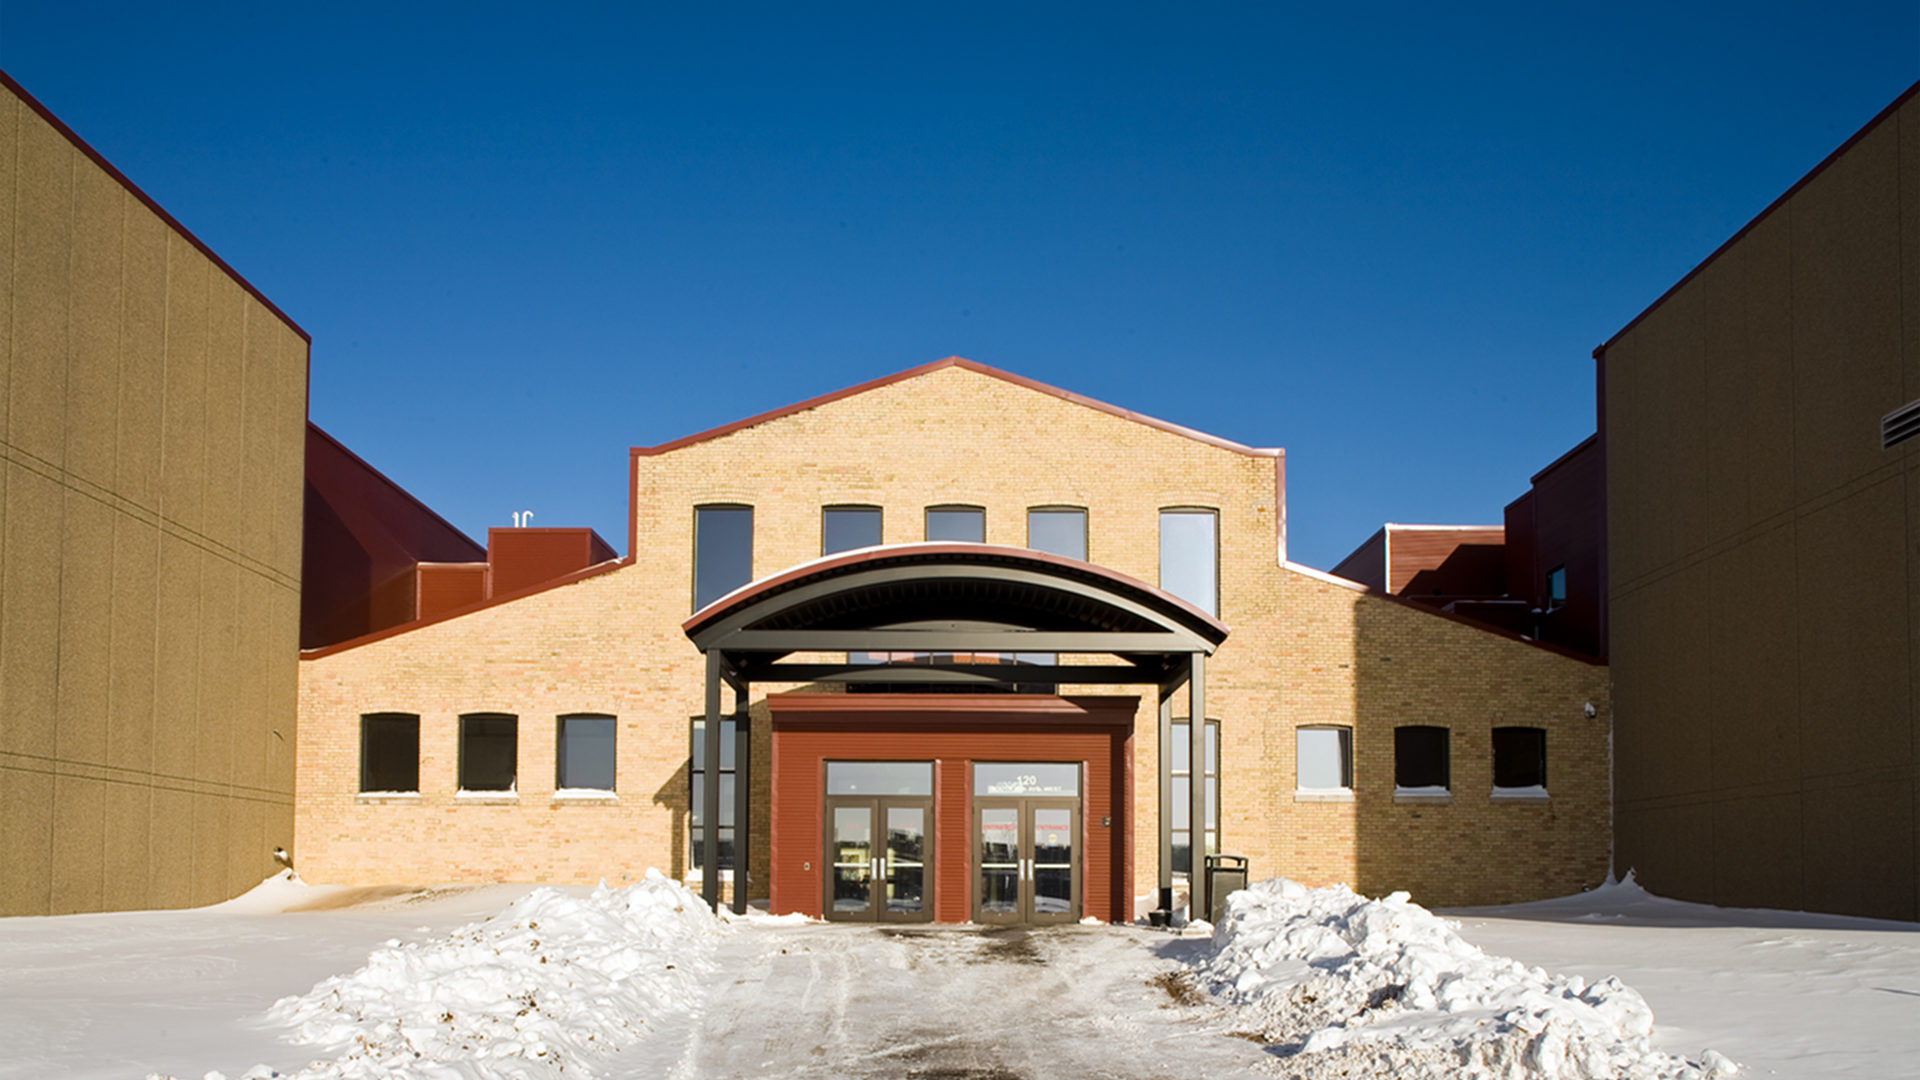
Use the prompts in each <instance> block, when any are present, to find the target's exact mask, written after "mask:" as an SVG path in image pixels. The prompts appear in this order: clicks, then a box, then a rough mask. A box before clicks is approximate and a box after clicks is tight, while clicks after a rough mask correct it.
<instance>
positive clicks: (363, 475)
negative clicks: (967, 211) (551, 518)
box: [300, 422, 487, 649]
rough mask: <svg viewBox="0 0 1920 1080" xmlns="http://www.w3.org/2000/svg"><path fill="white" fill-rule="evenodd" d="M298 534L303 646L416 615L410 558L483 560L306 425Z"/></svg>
mask: <svg viewBox="0 0 1920 1080" xmlns="http://www.w3.org/2000/svg"><path fill="white" fill-rule="evenodd" d="M304 531H305V536H304V539H305V552H304V556H303V558H302V562H301V590H300V647H301V648H303V649H314V648H319V647H320V646H322V645H331V644H334V643H335V642H339V641H345V640H347V639H349V638H355V637H359V636H360V635H362V634H370V633H372V632H374V631H375V630H383V629H385V628H387V627H389V626H397V625H399V624H400V623H403V622H407V621H409V620H411V619H413V618H415V616H416V611H415V607H414V603H415V584H414V565H415V564H416V563H420V562H454V563H458V562H480V561H484V560H485V559H486V557H487V553H486V551H485V550H483V549H482V548H481V547H480V545H479V544H476V543H474V542H473V541H472V540H471V539H469V538H468V537H467V535H466V534H465V533H462V532H461V531H460V530H458V529H456V528H454V527H453V526H452V525H449V524H447V522H446V520H445V519H444V518H442V517H441V516H440V515H438V514H436V513H434V512H433V511H432V510H429V509H428V508H427V507H426V505H425V504H424V503H422V502H420V500H418V499H416V498H414V497H413V496H412V495H409V494H407V492H406V490H405V489H403V488H402V487H400V485H398V484H396V483H394V482H393V481H391V480H389V479H387V478H386V477H385V476H383V475H381V473H380V471H379V470H378V469H375V468H374V467H373V466H371V465H369V464H367V463H366V462H365V461H362V460H361V459H360V457H359V456H358V455H356V454H355V453H354V452H353V451H351V450H348V449H347V448H346V447H344V446H342V445H341V444H340V443H339V442H338V441H337V440H335V439H334V438H333V437H332V436H331V435H328V434H327V433H326V432H324V431H322V430H320V428H319V427H318V426H316V425H315V424H313V423H311V422H309V423H308V424H307V480H306V526H305V530H304Z"/></svg>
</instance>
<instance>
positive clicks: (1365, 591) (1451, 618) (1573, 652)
mask: <svg viewBox="0 0 1920 1080" xmlns="http://www.w3.org/2000/svg"><path fill="white" fill-rule="evenodd" d="M1282 569H1286V570H1291V571H1293V572H1294V573H1296V574H1300V575H1302V576H1304V577H1310V578H1313V579H1314V580H1315V581H1324V582H1326V583H1327V584H1329V585H1337V586H1339V587H1340V588H1343V589H1347V590H1349V591H1351V592H1356V593H1359V594H1360V595H1361V596H1366V597H1371V598H1373V599H1375V600H1385V601H1386V602H1387V603H1389V604H1395V605H1397V606H1399V607H1403V608H1405V609H1407V610H1408V611H1417V612H1420V613H1421V614H1422V615H1431V616H1433V617H1434V618H1436V619H1445V620H1446V621H1448V622H1451V623H1459V624H1460V625H1461V626H1465V627H1470V628H1472V629H1474V630H1478V631H1480V632H1481V633H1485V634H1493V635H1494V636H1496V637H1503V638H1506V639H1507V640H1508V641H1517V642H1519V643H1520V644H1522V645H1530V646H1532V647H1534V648H1536V649H1541V650H1544V651H1546V652H1550V653H1556V654H1558V655H1560V656H1564V657H1566V658H1567V659H1569V660H1578V661H1580V662H1581V663H1583V664H1587V665H1589V666H1591V667H1606V666H1607V662H1606V661H1605V660H1602V659H1600V658H1599V657H1597V656H1589V655H1588V654H1586V653H1583V652H1580V651H1579V650H1577V649H1569V648H1567V647H1566V646H1565V645H1555V644H1553V643H1551V642H1546V641H1541V640H1539V639H1538V638H1530V637H1527V636H1526V635H1525V634H1516V633H1514V632H1513V631H1511V630H1508V629H1507V628H1506V627H1504V626H1494V625H1493V624H1491V623H1483V622H1481V621H1480V620H1478V619H1471V618H1468V617H1467V616H1465V615H1456V614H1454V613H1453V612H1451V611H1441V610H1440V609H1439V608H1436V607H1428V606H1427V605H1425V604H1422V603H1418V602H1416V601H1413V600H1408V599H1407V598H1406V597H1403V596H1395V595H1393V594H1392V593H1389V592H1381V591H1380V590H1379V589H1376V588H1374V587H1373V586H1371V585H1363V584H1361V583H1360V582H1358V581H1353V580H1351V579H1349V578H1343V577H1340V576H1339V575H1337V574H1331V573H1328V572H1327V571H1325V570H1318V569H1315V568H1314V567H1311V566H1308V565H1306V564H1304V563H1296V562H1290V563H1286V564H1285V565H1284V566H1283V567H1282Z"/></svg>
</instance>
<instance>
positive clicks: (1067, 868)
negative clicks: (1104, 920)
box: [1033, 806, 1073, 915]
mask: <svg viewBox="0 0 1920 1080" xmlns="http://www.w3.org/2000/svg"><path fill="white" fill-rule="evenodd" d="M1072 910H1073V811H1072V810H1068V809H1064V808H1058V809H1056V808H1050V807H1039V806H1036V807H1034V808H1033V913H1034V914H1035V915H1064V914H1067V913H1068V912H1070V911H1072Z"/></svg>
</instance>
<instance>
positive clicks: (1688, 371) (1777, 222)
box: [1600, 91, 1920, 919]
mask: <svg viewBox="0 0 1920 1080" xmlns="http://www.w3.org/2000/svg"><path fill="white" fill-rule="evenodd" d="M1600 355H1601V363H1602V367H1601V371H1602V373H1603V381H1602V390H1603V394H1604V403H1603V404H1604V408H1603V415H1604V416H1605V418H1606V419H1605V423H1606V433H1605V439H1604V442H1605V445H1606V447H1607V470H1608V489H1607V497H1608V505H1609V533H1608V536H1609V546H1610V551H1611V565H1610V575H1611V588H1610V600H1611V616H1610V617H1611V622H1612V626H1611V638H1612V648H1613V652H1612V662H1613V670H1614V678H1615V691H1616V698H1617V702H1618V731H1619V742H1618V750H1619V773H1618V775H1619V785H1618V791H1617V798H1618V845H1619V854H1618V860H1617V861H1618V864H1619V865H1620V867H1621V868H1622V869H1624V868H1626V867H1629V866H1630V867H1633V868H1635V869H1636V870H1637V871H1638V872H1639V874H1640V877H1641V880H1642V881H1643V882H1644V883H1645V884H1647V885H1648V886H1649V887H1650V888H1653V889H1655V890H1658V891H1660V892H1664V893H1668V894H1671V895H1675V896H1680V897H1685V898H1688V899H1695V900H1703V901H1710V902H1714V903H1720V904H1736V905H1762V906H1768V907H1783V908H1809V909H1815V910H1824V911H1838V912H1847V913H1852V914H1860V915H1875V916H1885V917H1892V918H1903V919H1914V918H1920V876H1917V873H1916V868H1917V867H1920V830H1916V827H1915V822H1916V818H1920V784H1917V783H1916V770H1915V757H1916V743H1920V710H1916V709H1915V707H1914V693H1915V687H1914V685H1913V674H1914V664H1915V649H1916V648H1920V575H1916V573H1915V567H1914V565H1913V559H1914V555H1915V546H1914V544H1915V537H1916V535H1917V534H1916V531H1915V527H1914V522H1915V521H1916V520H1920V519H1917V518H1916V512H1920V444H1916V443H1913V442H1909V443H1906V444H1904V445H1902V446H1898V447H1895V448H1893V449H1892V450H1882V449H1881V447H1880V442H1879V421H1880V417H1881V416H1882V415H1883V414H1885V413H1887V412H1889V411H1890V410H1892V409H1894V408H1896V407H1898V406H1900V405H1902V404H1904V403H1906V402H1909V401H1912V400H1914V399H1915V398H1920V103H1917V102H1916V101H1915V99H1914V96H1913V91H1909V92H1908V94H1907V95H1906V96H1905V97H1904V98H1903V99H1902V100H1901V101H1900V102H1896V104H1895V106H1893V107H1892V108H1890V109H1889V110H1888V111H1887V112H1886V113H1883V114H1882V116H1881V117H1880V118H1879V119H1877V120H1876V121H1875V122H1874V123H1872V124H1870V125H1869V126H1868V127H1867V128H1866V129H1865V130H1864V131H1863V132H1862V133H1861V134H1860V135H1859V136H1857V137H1856V138H1855V140H1854V141H1852V142H1850V143H1849V145H1847V146H1846V147H1844V148H1842V150H1841V151H1839V152H1838V153H1837V154H1836V155H1835V156H1834V157H1832V158H1830V159H1829V160H1828V162H1827V163H1825V164H1824V165H1823V166H1821V167H1820V168H1819V169H1817V170H1816V171H1815V172H1814V173H1813V174H1812V175H1811V176H1809V177H1808V178H1807V179H1806V180H1805V181H1803V182H1802V183H1801V184H1800V185H1799V186H1797V187H1796V188H1795V189H1794V190H1793V191H1791V192H1790V193H1789V194H1788V195H1786V196H1785V197H1783V198H1782V199H1781V200H1780V201H1779V202H1777V203H1776V204H1775V205H1774V206H1773V207H1772V208H1770V209H1769V210H1768V211H1767V212H1766V213H1764V214H1763V215H1762V216H1761V217H1759V218H1758V219H1756V220H1755V221H1754V222H1753V223H1752V224H1751V225H1749V226H1748V227H1747V228H1746V229H1745V230H1743V232H1742V233H1741V234H1740V235H1739V236H1737V237H1736V238H1735V239H1734V240H1733V241H1731V242H1730V243H1729V244H1728V245H1727V246H1725V247H1724V248H1722V250H1721V251H1720V252H1719V253H1717V254H1716V255H1715V256H1714V257H1713V258H1711V259H1709V260H1708V261H1707V262H1706V263H1705V264H1703V265H1702V266H1701V267H1700V268H1699V269H1698V270H1696V271H1695V273H1694V274H1693V275H1691V276H1690V277H1689V278H1688V279H1687V280H1685V281H1684V282H1683V283H1681V284H1680V285H1679V286H1677V287H1676V288H1675V289H1674V290H1673V291H1672V292H1670V293H1669V294H1668V295H1667V296H1666V297H1665V298H1663V299H1662V300H1661V301H1660V302H1659V303H1658V304H1656V305H1655V306H1654V307H1653V308H1652V309H1650V310H1649V311H1648V312H1647V313H1645V314H1644V315H1643V316H1641V317H1640V318H1639V319H1638V320H1636V321H1635V322H1634V323H1633V324H1632V325H1630V326H1629V327H1628V328H1627V329H1626V330H1624V331H1622V332H1621V333H1620V334H1619V335H1618V336H1616V338H1615V339H1614V340H1613V341H1611V342H1609V343H1608V344H1607V345H1606V346H1605V347H1604V349H1603V350H1602V353H1601V354H1600Z"/></svg>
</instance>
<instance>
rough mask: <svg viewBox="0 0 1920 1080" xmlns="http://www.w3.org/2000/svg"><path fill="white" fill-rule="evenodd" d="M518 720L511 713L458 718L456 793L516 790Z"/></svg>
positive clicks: (472, 714) (517, 775)
mask: <svg viewBox="0 0 1920 1080" xmlns="http://www.w3.org/2000/svg"><path fill="white" fill-rule="evenodd" d="M519 763H520V718H519V717H517V716H514V715H512V714H511V713H465V714H463V715H462V716H461V717H460V790H461V791H488V792H510V791H515V790H518V788H517V781H518V779H519V772H518V767H519Z"/></svg>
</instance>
